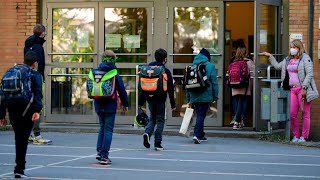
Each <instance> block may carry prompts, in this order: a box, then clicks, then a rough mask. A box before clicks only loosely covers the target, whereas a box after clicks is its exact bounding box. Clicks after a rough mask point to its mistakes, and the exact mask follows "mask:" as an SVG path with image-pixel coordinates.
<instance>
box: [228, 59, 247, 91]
mask: <svg viewBox="0 0 320 180" xmlns="http://www.w3.org/2000/svg"><path fill="white" fill-rule="evenodd" d="M249 80H250V73H249V70H248V65H247V62H246V61H245V60H244V59H241V60H235V61H234V62H232V63H231V64H230V65H229V67H228V72H227V85H228V86H229V87H230V88H234V89H237V88H244V87H248V86H249Z"/></svg>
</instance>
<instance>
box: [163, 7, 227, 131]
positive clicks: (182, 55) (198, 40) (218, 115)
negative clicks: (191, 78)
mask: <svg viewBox="0 0 320 180" xmlns="http://www.w3.org/2000/svg"><path fill="white" fill-rule="evenodd" d="M223 14H224V8H223V1H201V3H199V2H195V1H183V2H182V1H169V2H168V17H167V18H168V29H167V32H168V53H169V57H168V58H169V59H168V63H167V65H168V67H169V68H170V69H171V71H172V74H173V77H174V82H175V98H176V104H177V110H176V111H173V112H172V111H171V109H170V106H167V107H168V109H167V119H169V120H168V121H167V125H169V126H170V125H181V121H182V116H183V114H184V112H185V108H186V94H185V90H184V89H183V88H182V79H183V74H184V68H185V66H187V65H189V64H191V63H192V61H193V58H194V56H196V55H197V54H198V53H199V52H200V50H201V49H202V48H206V49H208V50H209V52H210V54H211V63H214V64H215V66H216V70H217V77H218V82H219V101H218V102H216V103H213V104H212V106H211V107H210V110H209V111H208V114H207V118H206V121H205V126H222V117H223V113H222V105H223V100H222V97H223V96H222V94H223V93H222V87H223V83H222V82H223V80H222V79H221V77H222V76H223V43H224V21H223Z"/></svg>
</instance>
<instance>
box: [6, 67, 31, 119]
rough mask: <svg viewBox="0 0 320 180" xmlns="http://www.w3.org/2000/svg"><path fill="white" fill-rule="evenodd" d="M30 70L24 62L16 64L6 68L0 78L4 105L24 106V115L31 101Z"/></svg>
mask: <svg viewBox="0 0 320 180" xmlns="http://www.w3.org/2000/svg"><path fill="white" fill-rule="evenodd" d="M32 76H33V75H32V70H31V68H30V67H29V66H28V65H26V64H16V65H15V66H14V67H12V68H10V69H9V70H7V72H6V73H5V74H4V75H3V77H2V80H1V90H0V92H1V93H2V98H3V102H4V104H5V106H6V107H22V108H25V110H24V112H23V114H22V116H24V115H25V114H26V113H27V111H28V109H29V107H30V105H31V103H32V102H33V97H34V96H33V93H32Z"/></svg>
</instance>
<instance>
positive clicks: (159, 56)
mask: <svg viewBox="0 0 320 180" xmlns="http://www.w3.org/2000/svg"><path fill="white" fill-rule="evenodd" d="M167 55H168V54H167V51H166V50H164V49H162V48H159V49H157V50H156V52H155V53H154V57H155V58H156V61H157V62H163V60H164V59H165V58H167Z"/></svg>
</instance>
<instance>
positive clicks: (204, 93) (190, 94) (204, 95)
mask: <svg viewBox="0 0 320 180" xmlns="http://www.w3.org/2000/svg"><path fill="white" fill-rule="evenodd" d="M208 61H209V60H208V58H207V57H206V56H204V55H202V54H198V55H197V56H196V57H195V58H194V60H193V64H200V63H204V62H208ZM206 75H207V77H208V79H209V81H210V83H209V84H210V86H209V87H208V88H206V89H203V90H199V91H187V103H191V104H192V103H210V102H213V101H217V100H218V93H219V86H218V80H217V72H216V68H215V65H214V64H212V63H209V64H207V65H206Z"/></svg>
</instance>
